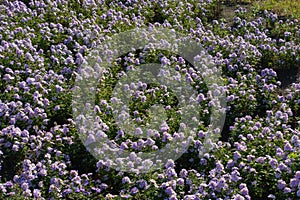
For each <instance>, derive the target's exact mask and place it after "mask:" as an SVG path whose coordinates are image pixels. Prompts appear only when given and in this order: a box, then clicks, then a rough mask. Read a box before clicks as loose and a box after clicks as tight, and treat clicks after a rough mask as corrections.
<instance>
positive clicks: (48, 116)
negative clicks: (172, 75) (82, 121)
mask: <svg viewBox="0 0 300 200" xmlns="http://www.w3.org/2000/svg"><path fill="white" fill-rule="evenodd" d="M217 6H218V5H217V1H216V0H201V1H193V0H186V1H160V0H156V1H152V0H143V1H108V0H106V1H104V0H98V1H94V0H89V1H88V0H86V1H85V0H78V1H75V0H59V1H58V0H57V1H49V0H44V1H43V0H40V1H8V0H4V1H2V3H1V5H0V78H1V81H0V96H1V98H0V99H1V100H0V147H1V148H0V197H1V199H10V198H11V199H32V198H33V199H61V198H64V199H174V200H175V199H268V198H269V199H275V198H276V199H299V198H300V139H299V137H300V129H299V123H300V118H299V117H300V108H299V104H300V82H299V79H297V78H296V77H297V74H291V76H295V78H294V79H293V80H294V82H293V83H292V84H287V85H284V87H283V86H282V84H281V82H280V80H284V79H285V77H278V75H277V73H276V71H281V72H282V71H284V70H287V69H293V70H292V71H293V72H297V71H298V68H299V66H300V23H299V21H298V20H297V19H292V18H281V17H278V16H277V15H276V14H274V13H272V12H269V11H261V10H251V9H248V10H246V9H245V8H243V7H240V8H237V9H236V10H235V13H234V18H233V19H232V22H230V23H227V22H226V19H222V18H218V17H217V16H219V15H217V14H216V9H217ZM145 27H148V28H149V27H150V28H151V27H152V28H169V29H174V30H175V31H176V32H178V33H181V34H184V35H187V36H190V37H191V38H193V39H194V40H195V41H197V42H198V43H200V44H201V45H202V47H203V48H204V49H205V50H206V51H207V53H208V54H209V55H210V61H211V62H212V63H213V64H214V66H215V67H216V68H218V69H220V70H221V77H222V79H221V80H220V81H221V82H222V84H223V86H222V91H223V92H225V93H226V104H227V105H226V119H225V123H224V127H223V129H222V130H220V137H219V141H218V142H216V143H215V144H214V148H213V150H211V151H210V152H209V153H206V154H204V155H203V156H199V148H200V147H201V146H203V145H204V141H205V138H206V136H207V135H208V134H209V129H208V125H209V119H210V114H211V107H212V105H213V101H212V99H211V94H210V93H209V90H208V88H207V85H206V84H205V81H203V79H201V76H202V75H203V74H201V73H199V72H197V71H195V70H193V69H192V68H191V64H190V63H188V62H187V61H186V60H185V59H184V58H182V57H181V56H180V55H173V54H172V52H168V51H163V50H157V49H147V50H145V51H138V50H134V51H132V52H129V53H127V54H126V55H122V56H121V57H120V58H119V59H118V60H116V62H114V65H112V66H111V67H110V69H109V71H108V73H107V74H106V78H105V79H103V81H101V82H100V83H99V85H98V86H97V98H96V101H95V104H96V105H95V112H96V114H97V116H98V117H99V118H98V119H99V121H98V122H99V124H100V125H99V126H100V127H101V128H100V129H101V131H102V132H101V134H102V136H103V137H104V136H106V137H108V138H109V139H110V140H113V141H114V142H116V143H117V144H118V145H119V146H120V147H121V148H124V149H126V150H128V151H132V152H140V151H144V152H149V151H154V150H157V149H158V148H161V147H163V146H165V145H167V144H168V143H169V142H170V141H172V140H175V139H176V138H178V137H180V136H178V134H177V135H176V134H174V132H176V130H177V129H178V127H179V126H180V113H179V110H178V107H177V106H178V100H180V99H177V98H176V97H174V93H172V92H171V91H168V90H167V89H166V88H164V87H160V86H159V85H155V84H154V85H147V84H143V83H140V84H139V85H138V86H137V87H136V88H135V90H134V89H133V88H131V86H130V85H129V87H128V88H127V89H128V90H127V92H128V93H130V94H132V96H134V97H135V98H133V99H132V102H131V104H130V105H129V107H130V109H131V113H130V115H131V116H132V117H133V118H135V119H136V120H137V121H138V123H140V124H143V123H144V122H145V121H146V122H147V119H148V118H150V117H151V116H150V115H149V113H147V112H146V111H147V110H148V108H149V107H151V105H153V104H155V103H161V104H162V105H163V106H164V107H165V108H166V112H165V116H166V117H167V119H168V120H166V123H164V126H163V127H161V128H160V129H159V130H157V131H156V132H155V133H154V134H152V136H153V137H150V136H149V137H147V138H143V139H135V138H134V137H133V136H128V135H126V133H124V132H122V131H121V130H119V129H118V128H117V127H116V126H115V124H114V122H115V121H114V116H113V113H112V109H111V106H110V104H111V102H113V101H114V99H110V98H111V95H112V90H113V88H114V85H115V84H116V82H117V80H118V78H120V77H121V76H123V75H124V73H125V72H126V71H127V72H128V71H130V70H132V69H135V68H138V67H139V66H140V65H141V63H151V62H156V63H159V64H163V65H164V66H168V67H171V68H174V69H176V70H177V71H178V73H179V74H181V75H182V76H184V77H185V78H186V80H187V81H188V82H189V83H190V84H191V85H192V86H193V88H194V89H195V90H197V92H198V95H199V96H198V99H197V101H199V102H200V109H199V110H197V112H199V114H200V115H201V123H199V126H198V129H197V134H196V135H194V137H193V138H192V139H191V144H190V146H189V148H188V150H187V151H186V152H184V153H183V155H182V156H181V157H180V158H179V159H177V160H172V159H170V160H168V162H167V163H165V165H164V166H163V167H162V168H161V169H158V170H155V171H153V172H150V173H129V172H126V171H125V172H124V171H118V170H116V169H115V168H114V167H110V163H106V161H105V160H99V159H96V158H95V157H94V156H93V155H91V154H90V153H89V151H88V150H87V148H86V147H85V146H86V145H85V144H84V143H83V142H82V141H81V138H80V137H79V131H78V127H77V126H76V120H75V119H74V118H73V113H72V91H73V87H74V85H75V84H76V76H77V75H78V73H79V72H78V68H79V67H80V66H81V65H82V64H83V63H84V62H85V61H86V59H87V57H88V55H89V53H90V52H91V50H92V49H94V48H96V47H97V46H99V45H101V44H103V43H105V42H107V41H109V39H110V38H111V37H113V35H115V34H118V33H122V32H124V31H128V30H132V29H134V28H145ZM278 74H279V73H278ZM280 74H282V73H280ZM160 75H162V76H166V75H165V74H164V73H162V74H160ZM136 91H139V92H136ZM139 120H140V121H139ZM146 122H145V123H146ZM136 134H140V133H139V132H138V131H137V132H136Z"/></svg>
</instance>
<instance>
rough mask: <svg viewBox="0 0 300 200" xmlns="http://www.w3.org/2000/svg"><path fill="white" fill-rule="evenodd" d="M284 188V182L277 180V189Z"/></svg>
mask: <svg viewBox="0 0 300 200" xmlns="http://www.w3.org/2000/svg"><path fill="white" fill-rule="evenodd" d="M285 186H286V182H285V181H283V180H278V184H277V187H278V189H280V190H282V189H283V188H284V187H285Z"/></svg>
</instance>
